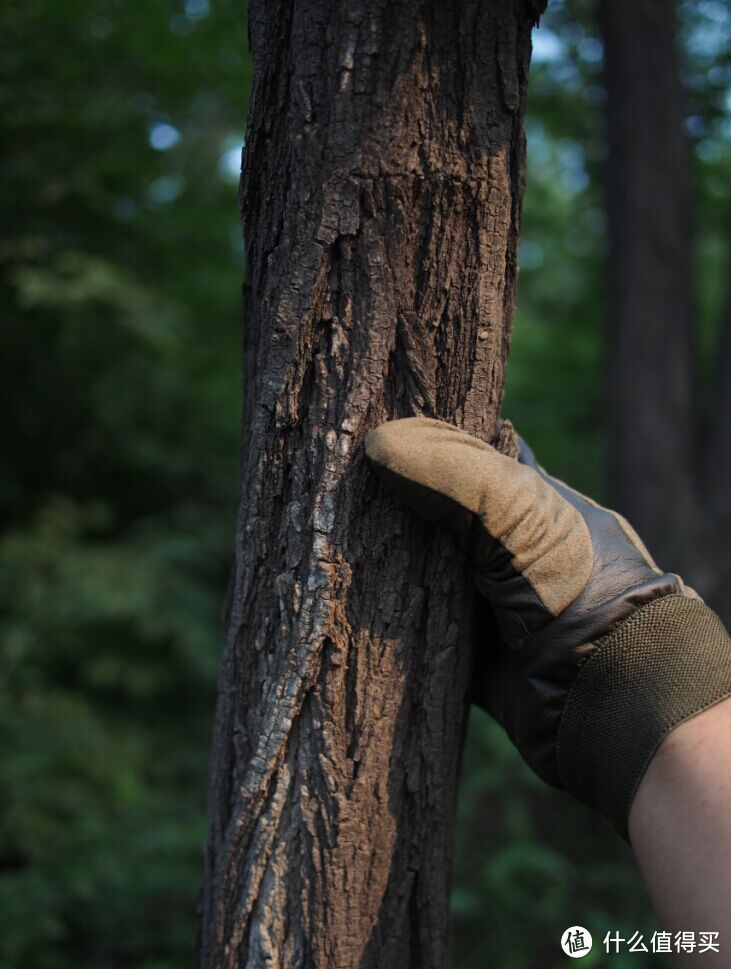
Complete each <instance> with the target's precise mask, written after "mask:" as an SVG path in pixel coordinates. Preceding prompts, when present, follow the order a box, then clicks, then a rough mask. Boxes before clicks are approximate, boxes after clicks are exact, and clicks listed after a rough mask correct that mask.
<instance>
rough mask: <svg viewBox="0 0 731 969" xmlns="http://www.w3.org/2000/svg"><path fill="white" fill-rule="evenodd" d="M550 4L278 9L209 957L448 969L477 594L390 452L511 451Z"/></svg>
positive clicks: (261, 163)
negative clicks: (538, 45) (529, 116)
mask: <svg viewBox="0 0 731 969" xmlns="http://www.w3.org/2000/svg"><path fill="white" fill-rule="evenodd" d="M537 13H538V9H537V5H536V4H535V3H529V2H527V0H523V2H518V3H516V2H515V0H489V2H488V0H464V2H461V3H460V4H448V3H447V4H445V3H440V2H438V0H432V2H426V3H421V2H418V0H396V2H393V0H390V2H389V0H372V2H370V3H365V2H358V0H339V2H338V0H309V2H303V3H293V2H291V0H290V2H288V0H254V2H252V4H251V8H250V41H251V48H252V53H253V60H254V84H253V91H252V96H251V103H250V113H249V121H248V131H247V140H246V155H245V163H244V172H243V177H242V191H241V202H242V212H243V218H244V224H245V230H246V239H247V260H248V286H249V294H248V300H247V302H248V310H247V314H246V342H245V376H244V379H245V406H244V440H243V459H242V485H241V502H240V511H239V517H238V523H237V532H236V543H235V562H234V571H233V577H232V586H231V608H230V623H229V634H228V641H227V646H226V649H225V652H224V657H223V660H222V665H221V671H220V680H219V697H218V709H217V715H216V726H215V731H214V744H213V753H212V766H211V786H210V806H209V813H210V821H211V836H210V842H209V845H208V848H207V852H206V864H205V875H204V888H203V893H202V903H201V909H202V911H201V930H200V943H199V961H200V965H201V966H204V967H206V969H212V967H244V966H246V967H254V966H257V967H258V966H267V967H275V966H276V967H295V966H302V967H307V969H313V967H314V969H317V967H322V969H346V967H356V966H358V967H370V966H378V967H379V969H389V967H392V966H393V967H395V966H399V967H401V969H402V967H403V966H406V965H409V966H419V967H431V966H434V967H437V966H439V967H442V966H444V965H445V964H446V952H447V949H446V945H447V943H446V935H447V932H446V927H447V904H448V891H449V875H450V857H451V843H452V827H453V818H454V802H455V791H456V786H457V776H458V765H459V755H460V749H461V743H462V736H463V731H464V724H465V715H466V707H467V693H468V681H469V671H470V665H471V661H472V656H471V653H472V650H471V642H470V625H471V623H470V617H471V602H472V582H471V579H470V577H469V574H468V571H467V567H466V563H465V562H464V560H463V558H462V556H461V555H459V553H458V549H457V548H456V543H455V542H454V541H453V540H452V539H451V538H450V537H449V536H447V535H444V534H442V533H441V532H439V531H437V530H435V529H433V528H430V527H429V526H426V525H424V524H423V523H421V522H420V521H418V520H416V519H415V518H414V517H413V516H412V515H410V514H409V513H408V512H407V511H405V510H404V508H403V507H401V506H400V505H399V504H398V503H397V502H396V501H394V500H392V499H391V498H390V497H389V496H388V495H387V494H386V493H385V492H384V491H383V490H381V488H380V487H379V486H378V485H377V482H376V480H375V478H374V477H373V476H372V475H371V474H370V473H369V472H368V469H367V466H366V464H365V462H364V459H363V448H362V442H363V439H364V437H365V435H366V433H367V432H368V431H369V430H370V429H371V428H372V427H374V426H375V425H377V424H379V423H380V422H381V421H383V420H385V419H387V418H394V417H403V416H408V415H412V414H417V413H419V414H426V415H429V416H435V417H440V418H443V419H447V420H450V421H453V422H455V423H456V424H457V425H459V426H460V427H463V428H465V429H467V430H469V431H471V432H472V433H474V434H477V435H479V436H480V437H482V438H483V439H485V440H492V439H494V436H495V433H496V426H497V418H498V413H499V408H500V402H501V396H502V387H503V372H504V366H505V359H506V355H507V352H508V346H509V342H510V330H511V318H512V312H513V298H514V289H515V279H516V250H517V245H518V232H519V217H520V199H521V194H522V188H523V177H524V136H523V130H522V117H523V108H524V101H525V91H526V81H527V72H528V64H529V58H530V29H531V25H532V23H533V21H534V19H535V17H536V16H537Z"/></svg>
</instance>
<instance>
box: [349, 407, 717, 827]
mask: <svg viewBox="0 0 731 969" xmlns="http://www.w3.org/2000/svg"><path fill="white" fill-rule="evenodd" d="M365 446H366V455H367V457H368V459H369V460H370V461H371V462H372V465H373V467H374V469H375V470H376V471H377V472H378V474H379V476H380V477H381V478H382V479H383V480H384V482H385V483H386V484H387V485H389V486H390V487H391V488H392V489H393V490H394V491H395V492H396V493H397V494H398V495H399V496H400V497H402V498H403V499H404V500H405V501H406V502H407V503H408V504H409V505H411V506H412V507H413V508H414V509H415V510H417V511H418V512H420V513H421V514H422V515H423V516H425V517H426V518H427V519H428V520H430V521H432V522H443V523H445V524H447V525H448V526H450V527H451V528H453V529H455V530H456V531H458V532H459V533H460V534H461V535H462V536H463V539H464V540H465V542H466V544H467V547H468V550H469V554H470V556H471V558H472V562H473V565H474V575H475V581H476V584H477V588H478V589H479V591H480V592H481V593H482V595H483V596H485V597H486V598H487V600H489V602H490V604H491V606H492V609H493V610H494V614H495V617H496V619H497V622H498V625H499V627H500V631H501V644H500V646H499V647H498V648H496V649H495V651H494V654H492V655H491V656H490V657H488V659H487V662H486V663H483V664H482V665H483V668H484V669H485V670H486V672H485V673H484V675H483V680H484V681H483V682H480V683H478V684H476V694H477V696H478V697H479V698H480V702H481V705H484V706H485V707H486V708H487V709H488V711H489V712H490V713H492V714H493V715H494V716H495V717H496V718H497V720H498V721H499V722H500V723H502V724H503V726H504V727H505V728H506V730H507V732H508V734H509V736H510V737H511V739H512V740H513V742H514V743H515V745H516V746H517V748H518V750H519V751H520V753H521V754H522V755H523V757H524V758H525V760H526V761H527V762H528V763H529V764H530V766H531V767H532V768H533V769H534V770H535V772H536V773H537V774H538V775H539V776H540V777H542V778H543V779H544V780H545V781H547V782H548V783H549V784H552V785H553V786H555V787H559V788H563V789H565V790H568V791H570V792H571V793H573V794H574V795H575V796H576V797H577V798H579V799H580V800H582V801H584V802H586V803H587V804H590V805H592V806H593V807H595V808H597V809H598V810H600V811H602V812H603V813H604V814H605V815H607V816H608V817H609V818H610V819H611V820H613V821H614V823H615V825H616V826H617V828H618V830H619V832H620V834H621V835H622V836H623V837H624V838H625V839H627V838H628V834H627V818H628V814H629V808H630V805H631V803H632V799H633V797H634V794H635V792H636V790H637V786H638V784H639V782H640V780H641V778H642V776H643V774H644V772H645V769H646V768H647V766H648V764H649V762H650V760H651V758H652V756H653V754H654V753H655V751H656V750H657V748H658V747H659V745H660V743H661V742H662V740H663V738H664V737H665V736H666V735H667V733H668V732H669V731H670V730H672V729H673V727H676V726H678V725H679V724H680V723H682V722H683V721H684V720H687V719H688V718H689V717H692V716H694V715H695V714H697V713H699V712H701V711H702V710H704V709H706V708H707V707H709V706H711V705H712V704H714V703H716V702H718V701H719V700H722V699H723V698H724V697H726V696H728V695H731V641H730V640H729V636H728V634H727V632H726V630H725V628H724V626H723V624H722V623H721V621H720V619H719V618H718V617H717V616H716V614H715V613H714V612H712V611H711V610H710V609H709V608H708V607H707V606H706V605H705V604H704V603H703V602H702V601H701V600H700V598H699V597H698V596H697V595H696V593H695V592H693V590H692V589H690V588H688V587H687V586H686V585H684V583H683V581H682V579H680V578H679V577H678V576H677V575H673V574H669V573H665V572H662V571H661V570H660V569H659V568H658V567H657V566H656V565H655V563H654V562H653V560H652V558H651V556H650V554H649V552H648V551H647V549H646V548H645V546H644V545H643V544H642V541H641V540H640V538H639V537H638V535H637V534H636V532H635V531H634V529H633V528H632V527H631V526H630V525H629V523H628V522H627V521H626V520H625V519H624V518H622V516H621V515H618V514H616V513H615V512H613V511H609V510H608V509H606V508H602V507H601V506H599V505H597V504H596V503H594V502H593V501H591V499H589V498H586V497H584V496H583V495H580V494H579V493H578V492H576V491H573V490H572V489H571V488H569V487H568V486H567V485H565V484H564V483H563V482H561V481H558V480H557V479H556V478H552V477H551V476H550V475H548V474H547V473H546V472H545V471H544V470H543V468H541V467H540V466H539V465H538V464H537V463H536V461H535V458H534V456H533V454H532V452H531V451H530V449H529V448H527V447H526V445H525V444H524V443H523V442H522V441H521V453H520V457H519V460H518V461H516V460H514V459H513V458H509V457H506V456H505V455H503V454H500V453H499V452H498V451H496V450H495V449H494V448H493V447H491V446H490V445H489V444H485V443H484V442H483V441H480V440H478V439H477V438H474V437H472V436H471V435H469V434H467V433H465V432H464V431H461V430H459V429H458V428H456V427H454V426H453V425H451V424H448V423H445V422H443V421H437V420H432V419H430V418H425V417H413V418H406V419H404V420H397V421H390V422H388V423H386V424H382V425H381V426H380V427H378V428H376V429H375V430H374V431H372V432H371V433H370V434H369V435H368V437H367V438H366V442H365Z"/></svg>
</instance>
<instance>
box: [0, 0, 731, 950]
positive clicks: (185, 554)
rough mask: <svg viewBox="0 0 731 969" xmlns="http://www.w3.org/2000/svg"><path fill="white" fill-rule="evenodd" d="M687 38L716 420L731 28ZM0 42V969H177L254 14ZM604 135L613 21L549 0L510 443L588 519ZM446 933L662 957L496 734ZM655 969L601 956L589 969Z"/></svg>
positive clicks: (20, 15) (149, 15)
mask: <svg viewBox="0 0 731 969" xmlns="http://www.w3.org/2000/svg"><path fill="white" fill-rule="evenodd" d="M680 13H681V35H680V36H681V45H682V58H683V64H682V74H683V80H684V83H685V85H686V88H687V92H688V110H687V117H686V120H685V131H686V134H687V137H688V139H689V142H690V144H691V147H692V190H693V202H694V221H695V230H696V231H695V244H694V248H693V251H692V259H693V268H694V297H693V298H694V309H695V320H696V337H697V339H696V350H695V352H696V353H697V360H698V366H699V375H700V376H699V381H700V386H699V391H700V397H701V399H708V393H707V388H708V387H709V386H710V383H711V381H712V372H713V368H714V360H715V358H716V355H717V354H716V349H715V348H716V346H717V343H716V341H717V337H718V333H719V327H720V321H721V318H722V315H723V309H722V308H723V304H724V300H725V298H726V297H725V291H724V288H725V286H726V285H727V276H728V272H727V266H728V259H729V233H728V226H729V224H730V223H731V220H730V219H729V208H730V203H731V197H730V196H731V178H730V177H729V173H730V170H731V64H730V54H729V51H730V48H731V8H730V5H729V4H728V3H727V2H722V0H682V2H681V4H680ZM0 29H1V31H2V38H3V39H2V42H1V43H2V49H1V51H0V57H1V59H2V66H3V72H2V74H3V78H4V80H3V84H2V89H1V90H0V97H1V98H2V104H1V106H2V110H1V111H0V127H1V128H2V140H3V143H4V145H5V146H6V152H5V153H4V155H5V157H4V159H3V161H2V163H1V164H2V179H1V180H0V196H1V199H2V210H3V219H2V227H1V228H0V234H1V240H0V287H1V291H2V309H3V320H2V367H3V375H2V381H1V382H0V398H1V399H2V404H1V407H2V414H3V420H2V425H1V429H0V434H1V435H2V438H3V464H2V470H1V471H0V521H1V522H2V533H1V534H0V637H1V653H0V661H1V663H2V675H1V677H0V689H1V690H2V695H1V696H0V743H1V745H2V749H1V750H0V771H1V777H2V814H1V817H2V822H1V825H2V827H1V839H2V843H1V845H0V969H71V967H73V969H117V967H120V969H121V967H128V966H130V967H132V966H133V967H136V969H173V967H176V969H177V967H183V966H187V965H189V964H190V962H191V949H192V945H193V940H194V935H195V925H196V915H195V904H196V895H197V892H198V888H199V884H200V878H201V856H202V846H203V843H204V840H205V837H206V820H205V795H206V785H207V758H208V753H209V743H210V733H211V726H212V721H213V709H214V689H215V674H216V669H217V661H218V656H219V651H220V648H221V645H222V639H223V633H222V626H221V612H222V606H223V601H224V598H225V592H226V584H227V571H228V560H229V550H230V546H231V540H232V535H233V524H234V513H235V505H236V499H237V487H238V481H237V472H238V451H239V425H240V407H241V403H240V401H241V389H240V373H241V325H242V321H241V311H240V290H241V283H242V279H243V274H244V265H243V245H242V238H241V230H240V226H239V217H238V209H237V201H236V187H237V179H238V171H239V162H240V154H241V147H242V141H243V132H244V126H245V111H246V98H247V91H248V86H249V79H250V64H249V61H248V54H247V39H246V11H245V5H244V0H176V2H173V0H164V2H162V3H161V2H159V0H154V2H153V0H137V2H135V3H134V4H130V3H125V2H123V0H65V2H63V3H54V2H51V0H36V2H35V3H32V4H31V3H29V4H21V3H18V2H12V0H11V2H8V3H5V4H3V7H2V10H1V11H0ZM605 102H606V90H605V84H604V80H603V44H602V39H601V32H600V28H599V24H598V20H597V14H596V9H595V4H594V3H592V2H589V0H565V2H563V0H551V2H550V4H549V10H548V13H547V14H546V16H545V17H544V20H543V23H542V26H541V27H540V29H539V30H537V31H536V32H535V33H534V58H533V67H532V72H531V80H530V93H529V105H528V120H527V134H528V190H527V194H526V198H525V206H524V227H523V240H522V245H521V257H520V258H521V276H520V282H519V291H518V309H517V316H516V324H515V336H514V348H513V352H512V356H511V359H510V365H509V371H508V373H509V376H508V388H507V397H506V403H505V407H504V413H506V414H507V415H509V416H510V417H511V418H513V420H514V421H515V423H516V424H517V426H518V427H519V429H520V430H521V432H522V433H523V434H524V435H525V436H526V437H527V438H528V439H529V440H531V442H532V443H533V446H534V448H535V450H536V451H537V453H538V455H539V458H540V459H541V461H542V462H543V463H544V464H545V465H547V466H548V467H549V468H551V470H553V471H554V473H556V474H557V475H559V476H561V477H564V478H566V479H567V480H569V481H570V482H572V483H573V484H574V485H576V486H577V487H579V488H581V489H584V490H586V491H588V492H589V493H590V494H592V495H593V496H594V497H596V498H598V499H602V498H604V499H606V498H607V484H606V482H607V473H606V467H607V463H606V455H607V436H608V428H607V419H606V414H607V409H606V407H605V406H604V403H603V401H604V397H603V393H604V390H603V388H604V385H605V384H604V370H605V360H606V345H607V327H606V312H605V310H606V303H607V300H606V283H605V264H606V256H607V230H606V224H607V219H606V214H605V209H606V192H605V185H606V141H607V139H606V134H605V131H606V128H605ZM704 395H705V396H704ZM671 432H672V429H669V431H668V433H671ZM661 564H662V563H661ZM453 913H454V918H453V930H452V951H453V966H454V969H477V967H484V966H499V967H501V969H527V967H539V966H540V967H547V969H550V967H551V966H554V965H558V961H559V960H558V958H557V956H556V953H557V952H558V949H557V943H558V938H559V934H560V932H561V930H562V929H563V928H565V927H567V926H568V925H571V924H574V923H580V924H583V925H585V926H587V927H588V928H589V929H590V930H591V931H592V932H593V933H595V938H596V936H600V937H603V935H604V933H605V932H606V931H608V930H610V929H611V930H615V929H616V930H619V931H620V933H621V934H623V935H625V936H627V935H631V934H632V932H634V931H636V930H640V931H644V932H645V933H647V934H648V935H649V934H651V932H652V930H653V924H654V923H653V920H652V916H651V914H650V912H649V909H648V906H647V903H646V900H645V896H644V890H643V888H642V886H641V884H640V882H639V879H638V876H637V874H636V871H635V869H634V866H633V862H632V861H631V856H630V853H629V850H628V849H627V848H626V847H625V846H624V845H623V844H622V843H621V842H620V841H619V840H618V839H617V838H616V837H615V836H614V835H613V833H612V832H611V831H610V829H609V827H608V826H606V825H604V824H603V823H602V822H600V821H599V820H598V819H597V818H596V817H594V816H592V815H590V814H589V813H588V812H585V811H584V810H583V809H581V808H579V807H577V806H575V805H573V804H572V803H570V802H569V800H568V799H567V798H564V797H563V796H562V795H560V794H558V793H555V792H552V791H549V790H546V789H544V787H543V786H542V785H541V784H540V782H539V781H537V780H536V779H535V778H534V777H533V776H532V775H531V774H530V772H529V771H528V769H527V768H525V767H524V766H523V764H522V762H521V761H520V760H519V758H518V756H517V754H516V753H515V752H514V751H513V750H512V748H511V747H510V745H509V743H508V742H507V741H506V740H505V738H504V737H503V735H502V733H501V731H500V730H499V729H498V728H496V727H494V726H493V725H492V724H491V723H490V722H489V721H488V719H487V718H486V717H485V716H484V715H483V714H482V713H480V712H479V711H475V712H473V714H472V717H471V724H470V733H469V738H468V744H467V751H466V754H465V762H464V773H463V780H462V788H461V795H460V804H459V825H458V832H457V845H456V872H455V882H454V892H453ZM637 958H638V957H637V956H632V955H626V956H615V957H612V958H611V959H609V960H606V959H605V960H604V961H602V959H601V956H600V953H599V952H597V951H596V949H595V952H594V953H592V956H590V957H587V958H586V960H585V965H587V966H588V965H598V964H600V963H601V964H611V965H613V966H617V967H621V966H625V965H626V966H630V965H634V962H633V960H636V959H637ZM644 960H645V961H644V963H643V964H645V965H658V966H660V965H664V963H663V962H661V961H660V957H657V959H656V961H655V957H653V956H645V957H644Z"/></svg>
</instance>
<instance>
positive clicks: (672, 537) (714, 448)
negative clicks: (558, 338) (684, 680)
mask: <svg viewBox="0 0 731 969" xmlns="http://www.w3.org/2000/svg"><path fill="white" fill-rule="evenodd" d="M601 16H602V27H603V32H604V39H605V57H606V78H607V89H608V95H609V96H608V111H607V120H608V135H609V173H608V176H609V177H608V215H609V232H610V258H609V349H610V353H609V381H608V413H609V421H610V469H611V478H612V485H613V500H614V501H615V503H616V505H617V507H618V508H619V509H620V510H621V511H622V512H624V514H626V516H627V517H628V518H629V519H630V521H631V522H632V523H633V525H635V527H636V528H637V529H638V531H639V532H640V534H641V535H642V537H643V538H644V539H645V540H646V542H647V544H648V546H649V547H650V549H651V550H652V551H653V554H655V556H656V558H657V559H658V562H659V564H660V565H661V566H662V567H663V568H666V569H669V570H671V571H676V572H679V573H681V574H682V575H683V576H684V578H685V579H686V580H687V581H688V582H689V583H690V584H691V585H693V586H694V587H695V588H697V589H698V591H699V592H700V593H701V595H702V596H703V597H704V598H705V599H706V600H707V601H708V602H709V603H710V604H711V605H712V606H713V607H714V608H715V609H716V610H717V611H718V612H719V613H720V614H721V615H722V616H723V617H724V618H725V619H726V621H727V622H728V621H729V620H730V619H731V605H730V604H729V596H728V589H729V584H730V583H731V556H730V555H729V551H728V550H729V547H731V512H730V508H731V506H730V504H729V500H728V481H729V465H730V463H731V458H730V457H729V455H730V454H731V391H730V390H729V388H730V387H731V289H730V290H729V296H728V302H727V306H726V309H725V317H724V320H723V322H722V326H721V327H720V332H721V337H720V340H719V344H718V353H717V361H718V362H717V373H716V381H715V387H714V388H713V392H712V402H711V410H710V420H709V422H708V428H707V431H706V432H705V433H704V432H703V420H702V418H701V415H700V413H699V410H698V402H697V399H696V387H695V384H696V372H697V361H696V359H695V345H694V323H695V319H694V310H693V238H692V237H693V232H692V229H693V226H692V194H693V193H692V178H691V156H690V145H689V140H688V138H687V136H686V134H685V131H684V128H683V120H684V118H685V115H686V98H685V92H684V89H683V84H682V79H681V70H680V55H679V51H678V38H677V31H678V23H677V21H678V8H677V3H670V4H669V3H667V2H666V0H603V2H602V5H601Z"/></svg>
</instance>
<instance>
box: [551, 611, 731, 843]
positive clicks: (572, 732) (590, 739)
mask: <svg viewBox="0 0 731 969" xmlns="http://www.w3.org/2000/svg"><path fill="white" fill-rule="evenodd" d="M595 646H596V649H595V650H594V651H593V652H592V653H591V654H590V656H589V658H588V659H587V660H586V662H585V663H584V665H583V666H582V667H581V671H580V672H579V675H578V677H577V679H576V682H575V684H574V686H573V688H572V690H571V692H570V694H569V697H568V699H567V701H566V705H565V707H564V710H563V714H562V716H561V721H560V725H559V731H558V745H557V746H558V749H557V758H558V768H559V772H560V775H561V783H562V786H563V787H564V788H565V789H566V790H567V791H570V792H571V793H572V794H573V795H574V796H575V797H577V798H578V799H579V800H581V801H584V802H585V803H586V804H589V805H590V806H591V807H594V808H596V809H598V810H599V811H601V812H602V813H603V814H604V815H606V816H607V817H609V818H610V819H611V820H612V821H613V822H614V824H615V825H616V827H617V829H618V831H619V833H620V834H621V835H622V837H623V838H624V839H625V840H626V841H628V840H629V835H628V831H627V821H628V817H629V810H630V806H631V804H632V800H633V798H634V795H635V793H636V791H637V788H638V786H639V783H640V781H641V780H642V777H643V775H644V773H645V770H646V769H647V767H648V766H649V764H650V761H651V760H652V757H653V755H654V754H655V752H656V751H657V748H658V747H659V746H660V744H661V743H662V741H663V739H664V738H665V737H666V736H667V734H668V733H669V732H670V731H671V730H672V729H673V728H674V727H677V726H679V725H680V724H681V723H683V721H684V720H689V719H690V718H691V717H693V716H695V715H696V714H698V713H701V712H702V711H703V710H706V709H708V707H711V706H713V705H714V704H715V703H718V702H719V701H720V700H723V699H724V698H725V697H727V696H729V695H731V639H729V635H728V633H727V632H726V629H725V628H724V626H723V623H722V622H721V620H720V619H719V618H718V616H717V615H716V614H715V613H714V612H713V611H712V610H711V609H709V608H708V606H706V605H705V604H704V603H703V602H702V601H701V600H700V599H691V598H688V597H686V596H682V595H669V596H664V597H663V598H660V599H655V600H653V601H652V602H649V603H648V604H647V605H644V606H641V607H640V608H639V609H638V610H637V611H636V612H634V613H633V614H632V615H631V616H630V617H629V618H628V619H625V620H624V621H623V622H622V623H620V624H619V625H618V626H617V627H616V628H615V629H614V630H612V632H610V633H609V634H608V635H606V636H604V637H602V638H601V639H599V640H597V641H596V643H595Z"/></svg>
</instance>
